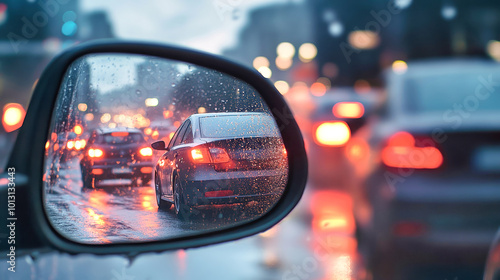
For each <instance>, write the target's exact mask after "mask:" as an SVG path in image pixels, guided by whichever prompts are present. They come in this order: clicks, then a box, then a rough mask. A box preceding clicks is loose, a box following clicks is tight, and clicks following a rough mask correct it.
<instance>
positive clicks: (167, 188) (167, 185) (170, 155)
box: [161, 122, 187, 196]
mask: <svg viewBox="0 0 500 280" xmlns="http://www.w3.org/2000/svg"><path fill="white" fill-rule="evenodd" d="M186 127H187V125H186V122H184V123H183V124H182V125H181V126H180V127H179V129H178V130H177V132H176V133H175V134H174V137H172V140H171V141H170V143H169V144H168V152H166V153H165V154H164V155H163V157H162V160H163V161H164V166H163V169H162V175H161V177H162V193H163V194H166V195H167V196H172V195H173V192H172V187H171V183H172V182H171V181H172V172H173V168H175V158H176V157H177V152H176V151H175V146H177V145H178V144H179V143H180V142H181V140H182V136H183V135H184V132H185V130H186Z"/></svg>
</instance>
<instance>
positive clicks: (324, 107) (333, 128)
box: [304, 88, 377, 188]
mask: <svg viewBox="0 0 500 280" xmlns="http://www.w3.org/2000/svg"><path fill="white" fill-rule="evenodd" d="M376 98H377V95H376V93H375V92H373V91H371V92H367V93H364V94H358V93H356V92H355V91H354V89H352V88H336V89H333V90H331V91H329V92H327V93H326V94H325V95H324V96H321V97H313V103H314V104H315V105H314V107H315V109H314V110H313V111H312V112H311V113H310V116H309V120H310V122H311V125H310V127H308V128H306V131H305V132H304V137H305V138H306V139H307V142H308V146H307V154H308V158H309V180H310V181H311V182H312V183H313V184H315V185H318V184H319V185H321V184H328V185H332V184H333V185H335V186H338V187H340V188H347V185H348V184H349V183H348V182H349V180H350V179H351V178H352V176H353V174H352V170H351V168H350V164H349V162H348V159H347V158H346V151H345V147H346V145H347V144H348V142H349V140H350V138H351V134H352V133H355V132H356V131H357V130H358V129H359V128H360V127H362V126H363V125H364V124H365V123H366V120H367V118H368V116H369V115H370V114H371V113H372V111H373V108H374V107H375V105H376Z"/></svg>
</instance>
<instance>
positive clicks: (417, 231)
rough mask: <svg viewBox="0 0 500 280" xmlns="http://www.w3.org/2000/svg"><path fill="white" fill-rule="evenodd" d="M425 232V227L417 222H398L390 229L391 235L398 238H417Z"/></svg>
mask: <svg viewBox="0 0 500 280" xmlns="http://www.w3.org/2000/svg"><path fill="white" fill-rule="evenodd" d="M425 231H426V226H425V225H424V224H422V223H418V222H399V223H397V224H395V225H394V226H393V227H392V232H393V234H394V235H396V236H400V237H411V236H419V235H422V234H423V233H424V232H425Z"/></svg>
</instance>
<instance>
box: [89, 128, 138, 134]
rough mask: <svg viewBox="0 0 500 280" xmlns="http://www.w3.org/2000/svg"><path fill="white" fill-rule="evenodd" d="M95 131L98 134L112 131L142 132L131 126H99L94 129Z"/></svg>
mask: <svg viewBox="0 0 500 280" xmlns="http://www.w3.org/2000/svg"><path fill="white" fill-rule="evenodd" d="M96 132H97V133H99V134H107V133H112V132H132V133H141V134H142V132H141V131H140V130H139V129H137V128H131V127H115V128H109V127H99V128H97V129H96Z"/></svg>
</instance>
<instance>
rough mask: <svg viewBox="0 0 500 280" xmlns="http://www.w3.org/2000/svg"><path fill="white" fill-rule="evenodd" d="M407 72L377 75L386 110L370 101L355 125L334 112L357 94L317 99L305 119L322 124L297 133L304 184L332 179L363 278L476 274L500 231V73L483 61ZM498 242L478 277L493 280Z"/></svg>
mask: <svg viewBox="0 0 500 280" xmlns="http://www.w3.org/2000/svg"><path fill="white" fill-rule="evenodd" d="M405 66H406V67H405V68H404V69H403V71H401V69H397V70H398V71H396V70H392V69H391V70H389V71H387V72H386V73H385V80H386V90H385V92H382V94H381V95H380V94H379V97H378V98H379V100H383V101H384V102H382V103H377V102H375V103H373V102H372V103H370V104H372V105H375V106H374V107H373V108H372V109H371V110H366V111H365V113H364V115H363V118H359V121H360V125H359V126H357V127H355V125H351V124H348V122H347V121H346V120H341V119H339V118H338V117H337V116H336V115H335V114H334V113H335V110H336V109H335V107H336V106H337V107H338V106H340V105H339V104H343V103H344V102H360V101H358V100H355V99H354V98H353V96H356V95H350V97H348V99H342V98H341V97H340V96H335V92H333V94H332V96H331V97H330V98H328V99H324V101H321V102H322V103H320V106H318V108H317V110H316V111H314V113H313V118H311V119H314V118H315V117H316V116H320V117H316V118H317V119H318V120H319V121H318V123H320V124H319V125H316V126H313V129H312V130H311V132H309V133H308V132H306V133H304V134H305V138H306V140H307V139H308V138H312V139H313V143H315V145H308V150H307V151H308V154H309V155H308V156H309V160H310V166H311V172H310V175H311V180H312V182H314V181H321V179H325V178H328V179H326V180H324V181H326V182H332V181H331V180H330V179H329V177H327V176H332V174H335V177H336V182H338V184H334V185H336V186H337V185H338V186H339V187H340V188H344V189H348V190H349V191H350V193H351V196H352V197H353V200H354V207H353V208H354V209H353V210H354V217H355V222H356V237H357V240H358V249H359V251H360V252H361V254H362V255H363V257H364V262H365V265H366V267H367V269H368V273H367V275H368V276H369V277H368V278H371V279H410V278H411V277H415V278H418V276H417V275H418V272H419V271H420V272H421V271H422V270H421V268H422V267H434V268H440V267H448V268H450V267H451V268H452V269H451V270H452V271H453V269H456V268H457V266H456V265H457V264H458V263H459V264H460V268H464V267H465V268H468V267H470V268H471V270H473V269H476V268H478V267H479V268H482V267H483V266H484V263H485V262H486V258H487V254H488V248H489V245H490V243H491V242H492V241H493V237H494V236H495V232H496V230H497V228H498V227H499V226H500V216H499V215H498V214H497V212H498V211H499V210H500V189H499V186H500V123H499V122H498V120H500V91H499V89H498V86H499V85H500V68H499V67H498V63H496V62H493V61H487V60H482V59H446V60H445V59H443V60H428V61H416V62H412V63H408V65H405ZM334 96H335V97H334ZM360 97H361V96H356V97H355V98H358V99H359V98H360ZM349 98H350V99H349ZM360 103H361V104H363V106H364V107H367V105H365V103H363V102H362V101H361V102H360ZM321 106H323V107H324V109H323V108H322V107H321ZM368 106H370V105H368ZM323 111H324V112H323ZM350 111H351V112H353V113H352V115H356V114H355V113H356V112H357V111H360V110H358V109H356V108H355V107H354V106H353V107H351V108H350ZM322 117H323V118H322ZM343 122H344V123H343ZM351 123H352V122H351ZM344 124H347V125H344ZM322 127H323V128H324V129H323V130H321V128H322ZM346 127H347V128H348V129H347V128H346ZM353 131H354V132H353ZM336 141H337V142H336ZM309 142H311V141H309ZM339 143H340V144H339ZM325 144H326V145H325ZM328 144H330V145H328ZM335 144H338V145H335ZM325 155H328V156H325ZM322 167H323V169H325V170H326V172H322V173H319V171H321V169H322ZM339 169H340V170H341V172H337V171H338V170H339ZM328 171H330V173H329V172H328ZM498 244H499V242H498V238H497V242H496V245H495V246H493V248H492V249H491V258H490V260H489V261H488V271H487V273H486V274H485V275H487V276H488V277H487V278H485V279H497V278H492V277H493V275H497V276H495V277H498V273H499V271H500V269H499V268H500V262H499V261H498V260H499V259H500V258H499V257H498V256H499V254H500V253H499V252H500V249H499V248H500V246H499V245H498ZM455 271H457V270H455ZM495 271H496V274H495Z"/></svg>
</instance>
